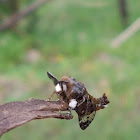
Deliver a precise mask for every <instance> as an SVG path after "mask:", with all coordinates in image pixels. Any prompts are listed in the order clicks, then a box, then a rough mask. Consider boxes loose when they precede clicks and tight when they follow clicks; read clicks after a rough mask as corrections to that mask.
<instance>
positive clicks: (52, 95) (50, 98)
mask: <svg viewBox="0 0 140 140" xmlns="http://www.w3.org/2000/svg"><path fill="white" fill-rule="evenodd" d="M55 94H56V92H55V90H54V91H53V93H52V94H51V96H50V97H49V98H48V99H47V100H46V101H50V100H52V98H53V97H54V95H55Z"/></svg>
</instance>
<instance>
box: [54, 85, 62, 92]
mask: <svg viewBox="0 0 140 140" xmlns="http://www.w3.org/2000/svg"><path fill="white" fill-rule="evenodd" d="M55 91H56V92H60V91H62V89H61V86H60V85H59V84H57V85H56V86H55Z"/></svg>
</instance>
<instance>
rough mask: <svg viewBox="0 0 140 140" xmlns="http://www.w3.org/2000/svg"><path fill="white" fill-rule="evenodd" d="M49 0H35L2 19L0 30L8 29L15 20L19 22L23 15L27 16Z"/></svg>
mask: <svg viewBox="0 0 140 140" xmlns="http://www.w3.org/2000/svg"><path fill="white" fill-rule="evenodd" d="M48 1H49V0H37V1H36V2H34V3H33V4H31V5H30V6H28V7H27V8H25V9H23V10H21V11H19V12H18V13H16V14H14V15H12V16H11V17H8V18H7V19H5V20H4V22H3V23H2V24H1V25H0V31H3V30H5V29H8V28H10V27H12V26H14V25H15V24H16V23H17V22H19V21H20V20H21V19H22V18H24V17H25V16H28V15H29V14H31V13H32V12H33V11H34V10H36V9H37V8H39V7H40V6H41V5H43V4H44V3H46V2H48Z"/></svg>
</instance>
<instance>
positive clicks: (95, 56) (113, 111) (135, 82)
mask: <svg viewBox="0 0 140 140" xmlns="http://www.w3.org/2000/svg"><path fill="white" fill-rule="evenodd" d="M15 2H16V3H14V4H13V6H12V3H10V0H0V23H1V24H2V23H3V21H4V19H5V18H6V17H8V16H10V15H12V14H13V13H14V12H18V11H19V10H20V9H23V8H26V7H28V5H29V4H31V3H33V2H35V1H33V0H24V1H21V0H15ZM15 4H17V5H15ZM14 6H15V7H14ZM127 10H128V17H127V18H126V17H125V16H124V17H123V16H122V17H121V15H120V11H119V1H117V0H116V1H112V0H106V1H104V0H86V1H85V0H76V1H75V0H57V1H56V0H52V1H50V2H49V3H46V4H44V5H43V6H40V8H39V9H37V10H35V11H34V12H33V13H32V14H31V15H30V16H28V17H25V18H24V19H22V21H20V22H19V23H18V24H16V25H15V26H14V27H13V28H11V29H8V30H5V31H1V32H0V104H3V103H7V102H11V101H19V100H20V101H24V100H27V99H28V98H39V99H47V98H48V97H49V96H50V95H51V93H52V91H53V89H54V87H53V84H52V81H50V80H49V79H48V77H47V75H46V72H47V71H50V72H51V73H53V74H54V75H55V76H57V77H58V78H61V77H62V76H63V75H70V76H73V77H75V78H76V79H77V80H79V81H81V82H82V83H84V84H85V85H86V87H87V89H88V91H89V93H90V94H91V95H93V96H94V97H101V96H102V94H103V93H104V92H105V93H106V94H107V96H108V98H109V100H110V104H109V106H108V108H106V109H104V110H101V111H99V112H97V114H96V117H95V119H94V121H93V122H92V123H91V125H90V126H89V127H88V128H87V129H86V130H85V131H82V130H81V129H80V128H79V124H78V119H77V114H76V113H75V112H74V111H73V115H74V119H72V120H69V121H68V120H59V119H44V120H35V121H31V122H29V123H28V124H25V125H23V126H21V127H18V128H16V129H14V130H12V131H10V132H8V133H6V134H4V135H3V136H2V138H1V139H2V140H25V139H26V140H46V139H49V140H63V139H67V140H90V139H95V140H96V139H98V140H100V139H101V140H102V139H104V140H118V139H119V140H132V139H133V140H139V139H140V86H139V84H140V74H139V73H140V31H138V32H137V33H136V34H134V35H133V36H132V37H131V38H129V39H128V40H127V41H126V42H124V43H123V44H122V45H121V46H119V47H117V48H114V47H112V46H111V45H110V44H111V41H112V39H114V38H115V37H116V36H117V35H119V34H120V32H122V31H123V30H124V29H125V28H127V27H128V25H130V24H131V23H133V22H134V21H135V20H136V19H137V18H138V17H139V16H140V1H139V0H127Z"/></svg>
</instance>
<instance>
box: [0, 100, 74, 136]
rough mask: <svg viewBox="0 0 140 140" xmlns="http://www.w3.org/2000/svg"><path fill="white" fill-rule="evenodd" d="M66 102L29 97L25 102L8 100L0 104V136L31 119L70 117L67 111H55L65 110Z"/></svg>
mask: <svg viewBox="0 0 140 140" xmlns="http://www.w3.org/2000/svg"><path fill="white" fill-rule="evenodd" d="M67 109H68V104H66V103H62V102H60V101H45V100H39V99H29V100H28V101H25V102H21V101H18V102H10V103H7V104H4V105H0V136H2V135H3V133H5V132H8V131H9V130H11V129H13V128H15V127H18V126H21V125H23V124H25V123H27V122H29V121H31V120H35V119H44V118H59V119H66V120H69V119H72V118H73V116H72V115H70V114H68V113H63V114H62V113H59V112H57V111H60V110H61V111H67Z"/></svg>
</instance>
